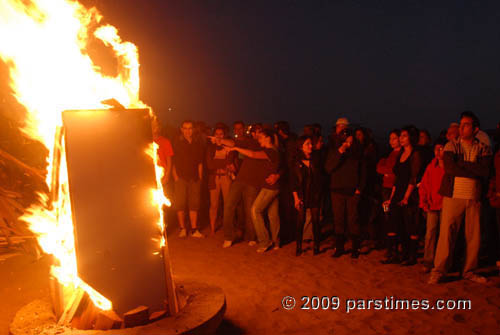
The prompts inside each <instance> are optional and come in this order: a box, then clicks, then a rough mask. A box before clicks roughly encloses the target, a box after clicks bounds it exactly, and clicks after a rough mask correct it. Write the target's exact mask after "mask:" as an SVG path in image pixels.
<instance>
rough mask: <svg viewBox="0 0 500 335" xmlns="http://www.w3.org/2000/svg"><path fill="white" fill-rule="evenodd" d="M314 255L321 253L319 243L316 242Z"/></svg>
mask: <svg viewBox="0 0 500 335" xmlns="http://www.w3.org/2000/svg"><path fill="white" fill-rule="evenodd" d="M313 255H319V243H316V242H314V247H313Z"/></svg>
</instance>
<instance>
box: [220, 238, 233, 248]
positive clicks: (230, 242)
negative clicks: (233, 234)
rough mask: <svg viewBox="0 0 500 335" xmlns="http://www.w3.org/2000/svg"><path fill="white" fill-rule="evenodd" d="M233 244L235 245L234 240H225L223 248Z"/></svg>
mask: <svg viewBox="0 0 500 335" xmlns="http://www.w3.org/2000/svg"><path fill="white" fill-rule="evenodd" d="M232 245H233V241H228V240H225V241H224V243H222V247H223V248H229V247H230V246H232Z"/></svg>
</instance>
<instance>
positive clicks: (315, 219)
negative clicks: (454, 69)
mask: <svg viewBox="0 0 500 335" xmlns="http://www.w3.org/2000/svg"><path fill="white" fill-rule="evenodd" d="M306 210H307V209H306V208H301V209H300V210H299V211H297V230H296V231H295V239H296V241H297V245H302V234H303V232H304V224H305V222H306ZM310 210H311V223H312V230H313V239H314V245H315V246H318V247H319V242H320V234H321V229H320V223H319V208H310Z"/></svg>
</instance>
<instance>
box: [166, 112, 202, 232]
mask: <svg viewBox="0 0 500 335" xmlns="http://www.w3.org/2000/svg"><path fill="white" fill-rule="evenodd" d="M173 149H174V157H173V169H172V174H173V177H174V181H175V193H174V208H175V209H176V210H177V218H178V220H179V226H180V228H181V231H180V233H179V237H186V236H187V232H186V225H185V212H184V211H185V209H186V203H187V205H188V208H189V219H190V221H191V230H192V231H191V233H192V235H191V236H193V237H203V235H202V234H201V233H200V231H199V230H198V228H197V223H198V210H199V209H200V191H201V190H200V188H201V185H200V183H201V178H202V175H203V164H202V162H203V158H204V156H203V147H202V143H200V141H199V140H197V139H196V138H194V137H193V122H192V121H184V122H182V125H181V135H180V136H179V137H178V138H177V139H176V140H175V141H174V143H173Z"/></svg>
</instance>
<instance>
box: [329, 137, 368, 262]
mask: <svg viewBox="0 0 500 335" xmlns="http://www.w3.org/2000/svg"><path fill="white" fill-rule="evenodd" d="M362 158H363V151H362V150H361V148H360V145H359V143H358V142H357V141H356V140H355V138H354V134H353V131H352V130H351V129H350V128H345V129H343V130H342V131H341V132H340V134H339V136H338V141H337V142H336V143H335V144H334V145H332V147H331V148H330V151H329V152H328V155H327V158H326V162H325V170H326V172H327V173H328V174H329V175H330V195H331V201H332V211H333V223H334V227H335V251H334V253H333V255H332V257H334V258H337V257H340V256H342V255H343V254H345V249H344V243H345V235H346V234H345V232H346V227H345V224H346V222H347V227H348V230H349V233H350V235H351V240H352V252H351V257H352V258H358V257H359V246H360V236H359V235H360V227H359V222H358V203H359V198H360V195H361V190H363V189H364V186H365V183H366V171H365V170H366V166H365V164H364V162H363V159H362Z"/></svg>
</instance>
